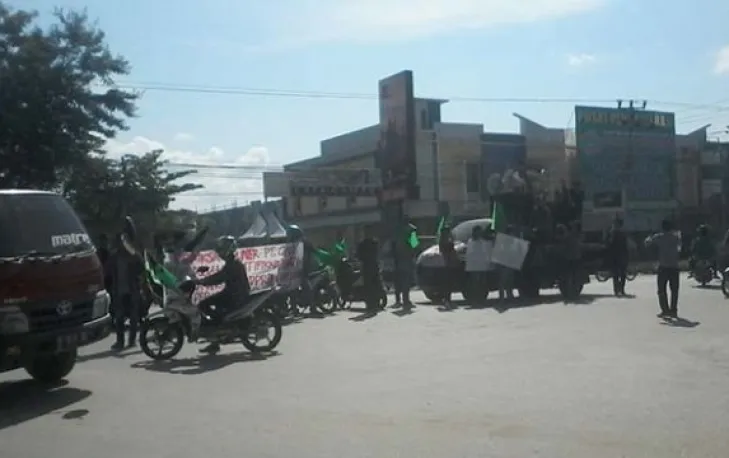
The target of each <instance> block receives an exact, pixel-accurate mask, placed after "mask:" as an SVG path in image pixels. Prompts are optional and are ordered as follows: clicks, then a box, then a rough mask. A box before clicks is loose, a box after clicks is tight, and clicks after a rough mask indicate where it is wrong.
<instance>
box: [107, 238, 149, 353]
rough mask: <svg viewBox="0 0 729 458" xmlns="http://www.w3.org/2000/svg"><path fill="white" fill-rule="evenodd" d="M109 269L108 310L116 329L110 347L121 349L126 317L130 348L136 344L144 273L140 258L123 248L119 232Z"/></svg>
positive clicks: (110, 258) (116, 349)
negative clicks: (110, 301) (114, 341)
mask: <svg viewBox="0 0 729 458" xmlns="http://www.w3.org/2000/svg"><path fill="white" fill-rule="evenodd" d="M109 268H110V271H111V272H110V273H111V284H112V291H111V300H112V313H113V316H114V325H115V328H116V343H114V345H112V347H111V348H112V350H115V351H119V350H122V349H123V348H124V327H125V323H126V320H127V319H129V340H128V341H127V346H129V347H134V346H135V345H136V344H137V329H138V327H139V313H140V308H141V284H140V279H141V276H142V273H143V272H144V265H143V264H142V261H141V260H140V259H139V258H138V257H137V256H135V255H134V254H132V253H130V252H129V251H128V250H127V249H126V247H125V246H124V243H123V241H122V236H121V234H120V235H119V236H118V237H117V243H116V247H115V250H114V253H113V254H112V255H111V256H110V257H109Z"/></svg>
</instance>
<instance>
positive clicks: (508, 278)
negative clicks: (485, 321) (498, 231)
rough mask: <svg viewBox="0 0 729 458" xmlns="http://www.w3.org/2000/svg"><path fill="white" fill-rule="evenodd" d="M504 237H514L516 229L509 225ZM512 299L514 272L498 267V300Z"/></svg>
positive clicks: (510, 269)
mask: <svg viewBox="0 0 729 458" xmlns="http://www.w3.org/2000/svg"><path fill="white" fill-rule="evenodd" d="M505 233H506V235H510V236H514V235H515V233H516V229H515V228H514V226H512V225H509V226H507V228H506V232H505ZM512 299H514V270H513V269H512V268H510V267H507V266H504V265H499V300H500V301H501V302H503V301H506V300H512Z"/></svg>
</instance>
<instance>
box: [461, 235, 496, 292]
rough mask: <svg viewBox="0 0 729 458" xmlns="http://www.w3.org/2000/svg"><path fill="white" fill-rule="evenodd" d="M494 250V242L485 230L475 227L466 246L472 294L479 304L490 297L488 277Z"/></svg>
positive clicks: (467, 271) (467, 268)
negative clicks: (489, 238)
mask: <svg viewBox="0 0 729 458" xmlns="http://www.w3.org/2000/svg"><path fill="white" fill-rule="evenodd" d="M493 249H494V242H493V240H488V238H487V237H486V234H485V233H484V229H483V228H482V227H480V226H476V227H474V228H473V233H472V235H471V238H470V239H469V240H468V243H467V244H466V274H467V275H468V282H469V288H470V289H471V293H472V295H473V297H475V298H478V301H479V302H482V301H484V300H485V299H486V296H487V295H488V290H487V289H486V288H487V286H486V284H487V277H486V275H487V273H488V271H489V270H491V269H492V264H491V253H492V252H493Z"/></svg>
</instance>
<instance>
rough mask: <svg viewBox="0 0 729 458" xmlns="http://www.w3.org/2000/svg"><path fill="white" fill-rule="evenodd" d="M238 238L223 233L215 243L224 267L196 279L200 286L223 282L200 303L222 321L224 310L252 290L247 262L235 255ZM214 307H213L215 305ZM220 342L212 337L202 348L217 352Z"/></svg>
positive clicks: (243, 298)
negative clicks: (220, 288)
mask: <svg viewBox="0 0 729 458" xmlns="http://www.w3.org/2000/svg"><path fill="white" fill-rule="evenodd" d="M236 249H237V245H236V241H235V238H234V237H231V236H223V237H220V238H218V240H217V241H216V243H215V252H216V253H217V254H218V256H219V257H220V259H222V260H223V267H222V268H221V269H220V270H219V271H217V272H215V273H213V274H211V275H208V276H206V277H202V278H199V279H197V280H196V281H195V283H196V284H198V285H200V286H215V285H220V284H223V285H224V286H223V289H222V290H220V291H219V292H217V293H215V294H211V295H210V296H208V297H206V298H205V299H203V300H201V301H200V303H199V304H198V307H199V308H200V309H201V310H202V311H203V313H205V314H206V315H207V316H209V317H210V318H211V319H212V320H213V321H215V322H220V321H222V320H223V318H224V317H225V313H226V311H227V310H229V309H230V308H231V307H233V306H234V305H236V304H241V303H243V302H245V300H246V299H247V298H248V296H249V295H250V292H251V285H250V283H249V282H248V273H247V272H246V267H245V265H244V264H243V263H242V262H240V261H239V260H238V259H237V258H236V256H235V253H236ZM213 307H214V309H213ZM219 350H220V342H218V341H211V342H210V345H208V346H207V347H205V348H203V349H202V350H200V351H201V352H203V353H217V352H218V351H219Z"/></svg>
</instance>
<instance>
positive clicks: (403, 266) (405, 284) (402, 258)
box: [392, 224, 416, 308]
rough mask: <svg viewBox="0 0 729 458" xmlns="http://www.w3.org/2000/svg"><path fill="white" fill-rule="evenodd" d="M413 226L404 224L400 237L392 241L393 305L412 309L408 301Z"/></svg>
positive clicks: (411, 274)
mask: <svg viewBox="0 0 729 458" xmlns="http://www.w3.org/2000/svg"><path fill="white" fill-rule="evenodd" d="M414 230H416V229H415V226H413V225H411V224H406V225H405V229H404V230H403V231H402V234H401V236H400V237H396V238H395V239H394V240H393V241H392V247H393V250H392V254H393V256H392V257H393V261H394V264H395V305H402V306H403V307H405V308H412V307H413V303H412V302H411V301H410V287H411V286H412V285H413V268H414V263H413V251H414V249H413V247H411V246H410V243H409V240H408V239H409V238H410V234H411V233H412V231H414Z"/></svg>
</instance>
